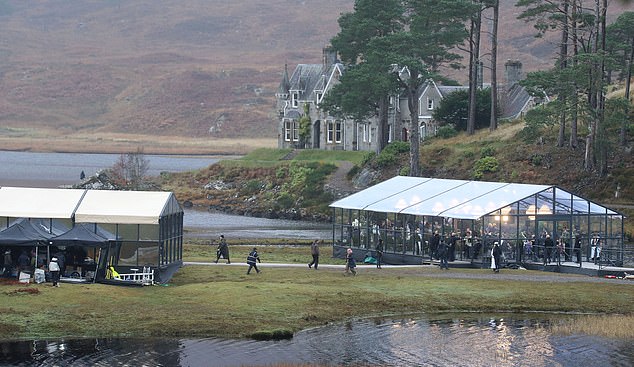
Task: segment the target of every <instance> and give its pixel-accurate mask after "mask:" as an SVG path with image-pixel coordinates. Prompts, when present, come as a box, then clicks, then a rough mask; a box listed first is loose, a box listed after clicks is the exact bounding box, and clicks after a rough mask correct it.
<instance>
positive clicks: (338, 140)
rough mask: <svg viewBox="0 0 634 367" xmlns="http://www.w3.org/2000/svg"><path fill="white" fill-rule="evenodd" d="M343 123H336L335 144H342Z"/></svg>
mask: <svg viewBox="0 0 634 367" xmlns="http://www.w3.org/2000/svg"><path fill="white" fill-rule="evenodd" d="M341 135H342V134H341V121H337V122H335V143H341Z"/></svg>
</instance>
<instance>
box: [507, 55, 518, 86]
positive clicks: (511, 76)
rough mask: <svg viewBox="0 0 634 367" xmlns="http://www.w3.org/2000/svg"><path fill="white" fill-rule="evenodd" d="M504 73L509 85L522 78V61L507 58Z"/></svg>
mask: <svg viewBox="0 0 634 367" xmlns="http://www.w3.org/2000/svg"><path fill="white" fill-rule="evenodd" d="M504 75H505V77H506V85H507V87H510V86H512V85H513V84H517V83H518V82H519V81H520V80H522V63H521V62H520V61H519V60H507V61H506V63H505V64H504Z"/></svg>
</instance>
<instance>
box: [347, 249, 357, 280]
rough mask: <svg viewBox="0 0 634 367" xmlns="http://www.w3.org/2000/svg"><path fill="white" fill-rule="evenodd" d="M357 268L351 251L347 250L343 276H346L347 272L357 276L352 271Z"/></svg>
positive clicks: (354, 271)
mask: <svg viewBox="0 0 634 367" xmlns="http://www.w3.org/2000/svg"><path fill="white" fill-rule="evenodd" d="M356 267H357V262H356V261H355V260H354V256H353V254H352V249H351V248H349V249H348V250H346V273H345V275H347V274H348V273H349V272H350V273H352V275H357V271H356V270H355V269H354V268H356Z"/></svg>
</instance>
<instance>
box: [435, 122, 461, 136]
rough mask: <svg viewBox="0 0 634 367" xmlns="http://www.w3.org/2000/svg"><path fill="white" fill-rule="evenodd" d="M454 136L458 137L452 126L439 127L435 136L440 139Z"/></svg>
mask: <svg viewBox="0 0 634 367" xmlns="http://www.w3.org/2000/svg"><path fill="white" fill-rule="evenodd" d="M456 135H458V130H456V128H454V127H453V126H452V125H445V126H441V127H440V128H439V129H438V131H437V132H436V136H437V137H439V138H441V139H449V138H453V137H454V136H456Z"/></svg>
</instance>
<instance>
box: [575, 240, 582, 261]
mask: <svg viewBox="0 0 634 367" xmlns="http://www.w3.org/2000/svg"><path fill="white" fill-rule="evenodd" d="M574 253H575V255H576V256H577V262H578V263H579V264H581V234H580V233H577V235H576V236H575V247H574Z"/></svg>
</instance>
